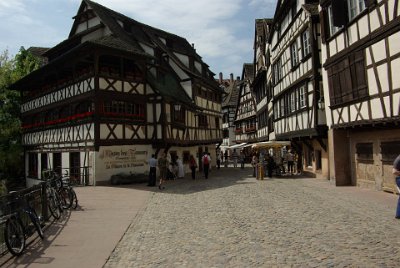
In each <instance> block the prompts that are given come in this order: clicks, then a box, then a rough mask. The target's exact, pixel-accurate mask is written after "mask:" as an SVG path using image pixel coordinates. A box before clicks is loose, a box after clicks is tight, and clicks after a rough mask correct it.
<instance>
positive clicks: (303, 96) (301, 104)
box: [299, 85, 306, 108]
mask: <svg viewBox="0 0 400 268" xmlns="http://www.w3.org/2000/svg"><path fill="white" fill-rule="evenodd" d="M304 107H306V86H305V85H303V86H301V87H300V88H299V108H304Z"/></svg>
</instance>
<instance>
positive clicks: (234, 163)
mask: <svg viewBox="0 0 400 268" xmlns="http://www.w3.org/2000/svg"><path fill="white" fill-rule="evenodd" d="M238 157H239V156H238V153H237V152H236V149H233V153H232V157H231V158H232V161H233V167H237V162H238Z"/></svg>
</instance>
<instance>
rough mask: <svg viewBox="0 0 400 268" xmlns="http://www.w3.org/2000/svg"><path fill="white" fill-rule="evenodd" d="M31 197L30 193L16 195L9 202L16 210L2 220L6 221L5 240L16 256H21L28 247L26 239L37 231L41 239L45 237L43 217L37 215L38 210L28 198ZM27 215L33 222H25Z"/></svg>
mask: <svg viewBox="0 0 400 268" xmlns="http://www.w3.org/2000/svg"><path fill="white" fill-rule="evenodd" d="M30 197H31V196H30V195H28V196H27V197H25V196H16V198H15V199H14V200H13V201H11V202H10V203H9V206H10V207H15V208H16V210H15V211H14V212H12V213H11V214H9V215H6V216H3V217H2V221H5V228H4V240H5V243H6V245H7V248H8V250H9V251H10V253H11V254H13V255H14V256H19V255H21V254H22V253H23V251H24V250H25V247H26V239H27V238H28V237H29V236H31V235H32V234H33V233H34V232H35V231H36V232H37V233H38V235H39V237H40V238H41V239H43V238H44V234H43V229H42V225H41V217H39V216H38V215H37V213H36V210H35V209H34V208H33V207H32V206H31V205H30V203H29V200H28V199H27V198H30ZM25 215H27V217H28V218H29V219H30V223H31V224H29V223H28V224H26V225H24V224H23V222H24V221H23V219H24V217H26V216H25Z"/></svg>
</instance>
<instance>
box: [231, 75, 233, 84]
mask: <svg viewBox="0 0 400 268" xmlns="http://www.w3.org/2000/svg"><path fill="white" fill-rule="evenodd" d="M231 83H233V73H231Z"/></svg>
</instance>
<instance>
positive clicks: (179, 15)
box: [97, 0, 252, 72]
mask: <svg viewBox="0 0 400 268" xmlns="http://www.w3.org/2000/svg"><path fill="white" fill-rule="evenodd" d="M97 2H98V3H100V4H102V5H104V6H107V7H109V8H111V9H113V10H115V11H118V12H121V13H122V14H124V15H126V16H128V17H130V18H132V19H135V20H138V21H140V22H142V23H145V24H148V25H151V26H153V27H156V28H159V29H162V30H165V31H167V32H171V33H174V34H177V35H179V36H182V37H184V38H186V39H187V40H188V42H190V43H194V45H195V48H196V50H197V52H198V53H199V54H200V56H202V57H203V59H204V60H205V61H206V63H208V64H209V65H210V67H211V69H212V71H214V72H219V71H224V70H215V66H216V65H214V64H213V66H211V63H210V62H211V61H213V62H216V61H217V60H216V59H217V58H219V59H220V58H222V57H225V58H230V59H229V60H227V62H229V61H231V59H233V58H236V57H233V55H236V54H241V53H242V52H243V50H244V49H250V50H251V49H252V46H251V41H250V42H249V40H243V39H240V38H238V37H237V36H236V34H237V31H240V28H241V27H242V24H241V22H240V21H239V19H238V16H239V15H240V12H241V10H242V8H243V5H244V3H245V4H247V1H245V0H218V1H215V0H202V1H187V0H148V1H143V0H130V1H126V0H98V1H97ZM149 7H151V8H149ZM247 45H249V46H247ZM218 66H219V64H218ZM225 72H227V71H226V70H225Z"/></svg>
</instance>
